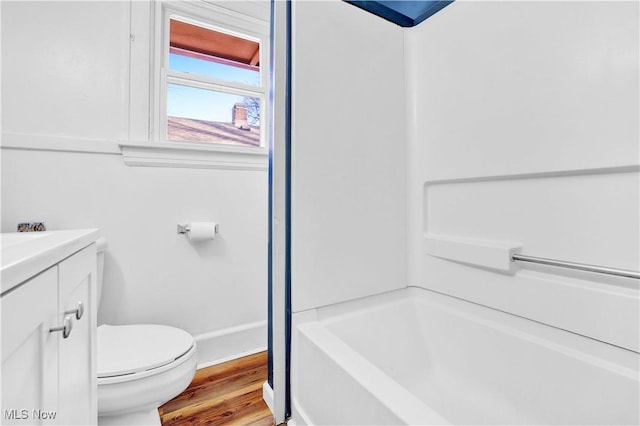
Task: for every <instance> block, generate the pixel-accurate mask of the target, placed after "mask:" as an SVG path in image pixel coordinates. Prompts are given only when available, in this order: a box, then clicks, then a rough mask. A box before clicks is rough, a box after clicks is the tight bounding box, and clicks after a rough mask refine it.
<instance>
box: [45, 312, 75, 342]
mask: <svg viewBox="0 0 640 426" xmlns="http://www.w3.org/2000/svg"><path fill="white" fill-rule="evenodd" d="M72 328H73V321H71V317H70V316H69V315H67V316H66V317H64V322H63V323H62V325H61V326H59V327H53V328H50V329H49V333H53V332H54V331H62V337H63V338H64V339H66V338H67V337H69V335H70V334H71V329H72Z"/></svg>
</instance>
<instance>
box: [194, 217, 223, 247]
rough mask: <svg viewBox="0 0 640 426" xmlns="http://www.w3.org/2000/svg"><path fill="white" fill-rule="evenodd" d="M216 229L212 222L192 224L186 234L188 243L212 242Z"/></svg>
mask: <svg viewBox="0 0 640 426" xmlns="http://www.w3.org/2000/svg"><path fill="white" fill-rule="evenodd" d="M217 227H218V225H217V224H215V223H213V222H193V223H192V224H191V225H190V231H189V233H188V238H189V241H191V242H192V243H197V242H200V241H208V240H213V239H214V238H215V237H216V230H217Z"/></svg>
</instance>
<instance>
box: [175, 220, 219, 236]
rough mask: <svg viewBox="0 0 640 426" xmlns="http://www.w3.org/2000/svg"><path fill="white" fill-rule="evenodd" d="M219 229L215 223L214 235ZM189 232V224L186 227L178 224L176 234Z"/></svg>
mask: <svg viewBox="0 0 640 426" xmlns="http://www.w3.org/2000/svg"><path fill="white" fill-rule="evenodd" d="M219 227H220V225H219V224H217V223H216V226H215V233H216V234H217V233H218V232H219ZM189 232H191V224H189V223H187V224H186V225H180V224H178V234H187V233H189Z"/></svg>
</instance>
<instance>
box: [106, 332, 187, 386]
mask: <svg viewBox="0 0 640 426" xmlns="http://www.w3.org/2000/svg"><path fill="white" fill-rule="evenodd" d="M97 342H98V345H97V346H98V348H97V349H98V350H97V353H98V354H97V355H98V356H97V358H98V363H97V364H98V365H97V367H98V368H97V370H98V381H99V382H102V381H105V380H106V381H109V382H113V381H115V380H117V381H120V380H134V379H136V378H138V376H141V375H144V376H147V375H148V374H149V373H153V371H151V370H157V372H158V373H159V372H160V371H161V370H162V371H164V370H165V369H166V368H161V367H164V366H168V365H169V364H172V363H174V362H176V361H177V360H179V359H180V358H183V357H184V356H185V355H187V354H188V353H190V352H193V351H194V350H195V348H194V347H195V342H194V340H193V337H192V336H191V335H190V334H189V333H187V332H186V331H184V330H180V329H178V328H175V327H169V326H165V325H156V324H135V325H117V326H111V325H101V326H99V327H98V338H97ZM143 373H146V374H143Z"/></svg>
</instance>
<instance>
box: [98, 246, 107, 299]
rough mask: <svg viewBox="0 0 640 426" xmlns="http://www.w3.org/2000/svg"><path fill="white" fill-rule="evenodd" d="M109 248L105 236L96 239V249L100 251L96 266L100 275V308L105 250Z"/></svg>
mask: <svg viewBox="0 0 640 426" xmlns="http://www.w3.org/2000/svg"><path fill="white" fill-rule="evenodd" d="M106 248H107V240H106V239H105V238H104V237H100V238H98V239H97V240H96V251H97V252H98V259H97V268H96V274H97V275H98V277H97V283H96V284H97V290H98V291H97V294H96V297H97V301H96V303H97V306H98V309H100V298H101V297H102V272H103V271H104V252H105V251H106Z"/></svg>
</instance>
